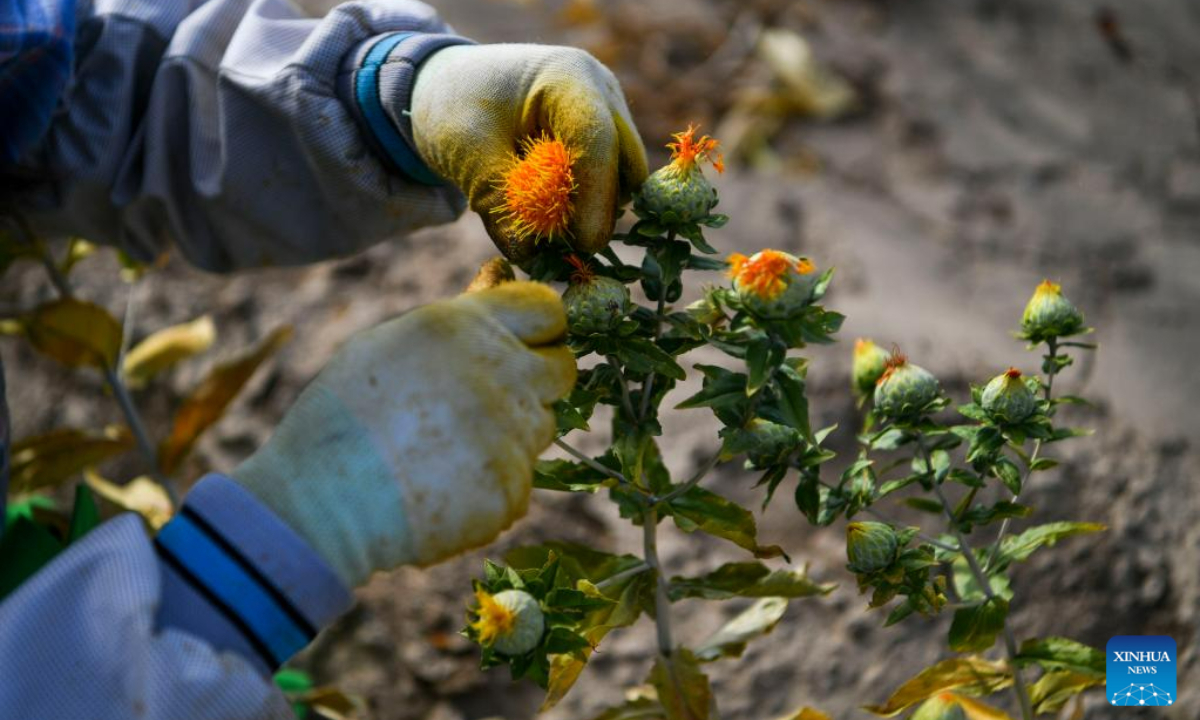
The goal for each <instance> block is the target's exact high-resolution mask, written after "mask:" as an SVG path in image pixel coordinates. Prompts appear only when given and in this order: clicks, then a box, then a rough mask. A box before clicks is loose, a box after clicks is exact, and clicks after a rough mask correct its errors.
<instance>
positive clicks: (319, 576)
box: [154, 474, 354, 674]
mask: <svg viewBox="0 0 1200 720" xmlns="http://www.w3.org/2000/svg"><path fill="white" fill-rule="evenodd" d="M154 547H155V550H156V551H157V553H158V557H159V561H160V565H161V567H162V573H163V594H162V604H161V606H160V607H159V611H158V617H157V625H158V627H160V628H175V629H179V630H183V631H185V632H187V633H189V634H192V635H195V636H197V637H200V638H202V639H204V640H206V641H207V642H208V643H209V644H211V645H212V646H213V647H214V648H216V649H217V650H228V651H233V652H236V653H238V654H239V655H242V656H243V657H245V658H247V659H248V660H249V661H250V662H251V663H252V664H254V665H255V666H256V667H257V668H258V669H259V670H260V671H262V672H263V673H264V674H270V673H271V672H274V671H275V669H277V668H278V667H279V666H280V665H282V664H283V663H284V662H286V661H287V660H288V659H289V658H290V657H291V656H292V655H295V654H296V653H297V652H299V651H300V650H301V649H302V648H304V647H305V646H306V645H308V644H309V643H310V642H312V640H313V638H314V637H315V636H316V634H317V632H318V631H319V630H320V629H322V628H323V627H325V626H326V625H328V624H330V623H331V622H333V620H335V619H336V618H337V617H338V616H340V615H341V614H342V613H344V612H346V611H347V610H349V609H350V606H351V604H352V603H353V601H354V597H353V595H352V594H351V593H350V590H349V589H348V588H347V587H346V586H345V585H343V584H342V582H341V581H340V580H339V579H338V577H337V575H336V574H335V573H334V571H333V569H332V568H330V567H329V566H328V565H327V564H326V563H325V561H324V560H322V559H321V558H320V557H319V556H318V555H317V553H316V551H314V550H313V549H312V548H311V547H310V546H309V545H308V544H307V543H305V541H304V540H302V539H301V538H300V536H299V535H297V534H296V533H295V531H293V530H292V529H291V528H289V527H288V526H287V525H286V524H285V523H284V522H283V520H281V519H279V517H278V516H276V515H275V514H274V513H272V512H271V511H270V510H268V509H267V508H266V506H265V505H263V504H262V503H261V502H259V501H258V499H256V498H255V497H254V496H253V495H251V494H250V493H249V492H247V491H246V490H245V489H243V488H242V487H241V486H239V485H238V484H237V483H235V482H234V481H233V480H231V479H229V478H227V477H225V476H223V475H215V474H213V475H208V476H205V477H204V478H202V479H201V480H200V482H198V483H197V484H196V486H195V487H194V488H193V489H192V490H191V492H189V493H188V496H187V499H186V500H185V502H184V504H183V507H181V508H180V510H179V513H178V514H177V515H176V516H175V517H174V518H172V519H171V521H170V522H168V523H167V524H166V525H165V526H163V528H162V530H161V531H159V533H158V536H157V537H156V538H155V540H154Z"/></svg>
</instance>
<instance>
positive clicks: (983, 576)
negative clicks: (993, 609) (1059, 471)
mask: <svg viewBox="0 0 1200 720" xmlns="http://www.w3.org/2000/svg"><path fill="white" fill-rule="evenodd" d="M918 444H919V447H920V449H921V455H922V456H924V458H925V467H927V468H930V467H932V466H931V465H930V463H929V452H928V451H927V450H926V449H925V443H924V441H923V440H921V441H919V442H918ZM933 492H934V493H935V494H936V495H937V498H938V500H939V501H940V502H941V503H942V510H943V511H944V512H945V513H946V519H947V520H948V521H949V523H950V532H952V533H954V537H955V538H956V539H957V540H958V545H959V548H961V550H962V554H963V557H964V558H966V560H967V566H968V567H970V568H971V575H973V576H974V577H975V582H976V583H978V584H979V587H981V588H982V589H983V594H984V595H985V596H986V597H987V599H988V600H995V599H996V593H995V592H994V591H993V590H992V583H991V581H989V580H988V576H987V573H985V572H984V571H983V568H982V567H980V566H979V559H978V558H976V557H975V550H974V549H972V548H971V544H970V543H969V542H967V536H966V535H965V534H963V531H962V530H960V529H959V528H958V521H957V520H956V519H955V517H954V510H953V509H951V507H950V501H949V500H947V499H946V494H945V493H944V492H942V486H941V485H939V484H938V483H937V482H936V481H935V482H934V483H933ZM1003 634H1004V650H1005V652H1006V653H1007V654H1008V665H1009V668H1010V669H1011V670H1012V674H1013V690H1014V691H1015V692H1016V694H1017V701H1018V702H1019V703H1020V705H1021V717H1022V718H1024V720H1034V719H1033V704H1032V703H1031V702H1030V701H1029V689H1028V688H1026V687H1025V678H1024V677H1023V676H1022V674H1021V668H1019V667H1017V640H1016V638H1015V637H1013V632H1012V629H1011V628H1010V627H1009V626H1008V622H1007V621H1006V622H1005V623H1004V633H1003Z"/></svg>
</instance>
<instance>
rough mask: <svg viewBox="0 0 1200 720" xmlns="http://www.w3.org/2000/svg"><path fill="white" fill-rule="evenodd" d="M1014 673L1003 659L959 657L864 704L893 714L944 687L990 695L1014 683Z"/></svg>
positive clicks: (872, 710) (882, 713) (878, 712)
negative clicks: (875, 701) (875, 702)
mask: <svg viewBox="0 0 1200 720" xmlns="http://www.w3.org/2000/svg"><path fill="white" fill-rule="evenodd" d="M1012 681H1013V679H1012V673H1010V672H1009V670H1008V665H1007V663H1005V662H1003V661H999V660H997V661H992V660H985V659H983V658H981V657H973V656H972V657H957V658H950V659H949V660H943V661H941V662H939V663H937V664H936V665H932V666H930V667H927V668H925V669H924V670H922V671H921V672H919V673H917V675H916V676H914V677H913V678H912V679H910V680H909V681H908V682H906V683H904V684H903V685H901V686H900V687H899V688H897V689H896V691H895V692H894V693H892V696H891V697H889V698H888V699H887V702H885V703H883V704H882V705H865V706H863V709H864V710H866V711H867V712H870V713H874V714H875V715H880V716H882V717H892V716H893V715H898V714H900V713H901V712H903V711H904V710H905V709H906V708H909V707H912V706H913V705H916V704H917V703H919V702H921V701H923V700H927V699H929V698H931V697H933V696H934V695H936V694H937V693H940V692H942V691H943V690H951V689H954V688H965V689H969V690H971V691H972V692H976V693H979V694H981V695H990V694H991V693H993V692H995V691H997V690H1001V689H1003V688H1006V687H1008V686H1009V685H1012Z"/></svg>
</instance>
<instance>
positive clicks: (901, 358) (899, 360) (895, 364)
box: [875, 346, 908, 385]
mask: <svg viewBox="0 0 1200 720" xmlns="http://www.w3.org/2000/svg"><path fill="white" fill-rule="evenodd" d="M907 364H908V356H907V355H905V354H904V353H902V352H900V348H899V347H897V346H892V355H891V357H889V358H888V359H887V360H886V361H884V363H883V374H882V375H880V376H879V379H878V380H876V381H875V384H876V385H882V384H883V381H884V380H887V379H888V378H889V377H891V376H892V373H893V372H894V371H895V370H896V369H897V368H902V367H904V366H905V365H907Z"/></svg>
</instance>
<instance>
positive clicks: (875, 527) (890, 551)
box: [846, 521, 900, 573]
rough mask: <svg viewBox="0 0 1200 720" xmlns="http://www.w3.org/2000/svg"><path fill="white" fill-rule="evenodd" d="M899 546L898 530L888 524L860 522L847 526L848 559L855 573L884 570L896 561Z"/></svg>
mask: <svg viewBox="0 0 1200 720" xmlns="http://www.w3.org/2000/svg"><path fill="white" fill-rule="evenodd" d="M899 546H900V539H899V538H898V537H897V536H896V530H895V529H894V528H893V527H892V526H891V525H888V524H887V523H881V522H871V521H859V522H852V523H850V524H849V525H847V526H846V557H847V559H849V560H850V570H851V571H853V572H859V573H871V572H876V571H878V570H883V569H884V568H886V567H887V566H889V565H891V564H892V561H893V560H895V559H896V551H897V550H898V549H899Z"/></svg>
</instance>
